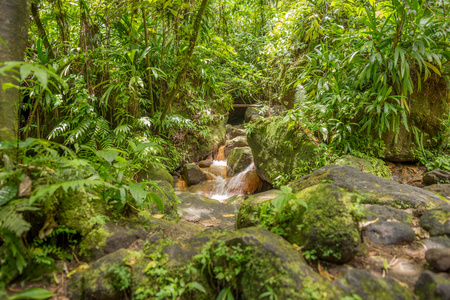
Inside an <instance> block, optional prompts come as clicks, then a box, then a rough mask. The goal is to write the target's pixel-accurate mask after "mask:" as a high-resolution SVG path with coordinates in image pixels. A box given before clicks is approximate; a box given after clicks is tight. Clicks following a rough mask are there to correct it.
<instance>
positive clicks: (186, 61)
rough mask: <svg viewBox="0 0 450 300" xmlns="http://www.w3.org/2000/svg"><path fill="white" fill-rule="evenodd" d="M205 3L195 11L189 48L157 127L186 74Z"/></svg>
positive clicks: (203, 1) (206, 0)
mask: <svg viewBox="0 0 450 300" xmlns="http://www.w3.org/2000/svg"><path fill="white" fill-rule="evenodd" d="M207 3H208V0H202V3H201V5H200V9H199V10H198V12H197V16H196V18H195V22H194V30H193V32H192V35H191V38H190V40H189V49H188V51H187V53H186V57H185V59H184V62H183V65H182V67H181V69H180V70H179V71H178V75H177V78H176V79H175V84H174V86H173V88H172V90H171V92H170V94H169V97H168V98H167V103H166V106H165V107H164V110H163V112H162V114H161V119H160V122H159V129H161V125H162V122H163V120H164V118H165V117H166V114H167V112H168V110H169V107H170V106H171V105H172V102H173V100H174V99H175V95H176V94H177V92H178V89H179V88H180V84H181V79H182V78H183V77H184V74H186V71H187V68H188V65H189V62H190V61H191V57H192V53H194V48H195V43H196V42H197V36H198V32H199V31H200V23H201V21H202V16H203V13H204V12H205V9H206V5H207Z"/></svg>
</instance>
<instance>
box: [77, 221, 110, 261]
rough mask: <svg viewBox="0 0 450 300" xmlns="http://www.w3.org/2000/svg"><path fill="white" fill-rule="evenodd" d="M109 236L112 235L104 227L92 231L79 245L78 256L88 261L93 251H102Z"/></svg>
mask: <svg viewBox="0 0 450 300" xmlns="http://www.w3.org/2000/svg"><path fill="white" fill-rule="evenodd" d="M111 235H112V233H111V232H110V231H108V230H107V229H106V228H104V227H100V228H96V229H94V230H92V231H91V232H90V233H89V234H87V235H86V236H85V237H84V239H83V241H82V242H81V243H80V252H79V253H80V255H81V256H82V257H85V258H86V259H88V260H89V259H90V258H91V257H92V253H93V251H94V250H100V251H102V250H103V248H104V247H105V245H106V240H107V238H108V237H109V236H111Z"/></svg>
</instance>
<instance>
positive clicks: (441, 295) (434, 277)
mask: <svg viewBox="0 0 450 300" xmlns="http://www.w3.org/2000/svg"><path fill="white" fill-rule="evenodd" d="M414 293H415V294H416V295H417V296H418V297H419V299H420V300H444V299H445V300H448V299H449V295H450V278H449V276H448V275H444V274H443V273H441V274H435V273H433V272H430V271H425V272H423V273H422V274H421V275H420V277H419V279H418V280H417V282H416V285H415V286H414Z"/></svg>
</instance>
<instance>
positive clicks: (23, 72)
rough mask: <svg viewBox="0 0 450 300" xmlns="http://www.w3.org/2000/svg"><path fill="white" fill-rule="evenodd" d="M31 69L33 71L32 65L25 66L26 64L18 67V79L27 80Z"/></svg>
mask: <svg viewBox="0 0 450 300" xmlns="http://www.w3.org/2000/svg"><path fill="white" fill-rule="evenodd" d="M32 69H33V65H32V64H27V63H25V64H23V65H22V66H21V67H20V78H21V79H22V80H25V78H27V77H28V75H30V73H31V71H32Z"/></svg>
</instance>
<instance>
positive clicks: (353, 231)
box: [237, 184, 361, 263]
mask: <svg viewBox="0 0 450 300" xmlns="http://www.w3.org/2000/svg"><path fill="white" fill-rule="evenodd" d="M296 197H297V198H298V199H301V200H303V201H305V202H306V204H307V205H308V209H307V210H306V212H305V210H304V209H303V208H302V207H301V206H299V205H298V204H297V203H296V202H295V201H290V202H288V204H287V205H285V207H284V208H283V211H282V214H283V221H282V222H281V224H276V225H277V226H279V227H281V229H282V230H283V232H284V237H285V239H286V240H287V241H289V242H291V243H295V244H297V245H300V246H304V250H306V251H314V253H316V255H317V257H319V258H321V259H323V260H326V261H330V262H337V263H343V262H347V261H349V260H351V259H352V258H353V257H355V255H356V254H357V253H358V251H359V246H360V244H361V236H360V232H359V229H358V223H357V221H356V220H355V218H354V217H353V216H352V210H353V205H352V199H351V197H350V195H349V194H348V193H347V192H346V191H345V190H343V189H341V188H339V187H337V186H335V185H332V184H318V185H315V186H312V187H308V188H306V189H304V190H302V191H300V192H298V193H297V194H296ZM266 201H270V200H258V199H257V198H255V199H250V203H247V201H245V202H244V203H243V204H242V207H241V210H240V211H239V216H238V224H237V225H238V227H240V226H245V225H248V224H251V223H254V222H255V221H257V220H258V217H257V216H259V214H260V210H261V207H262V205H263V204H264V202H266ZM269 226H270V224H269Z"/></svg>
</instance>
